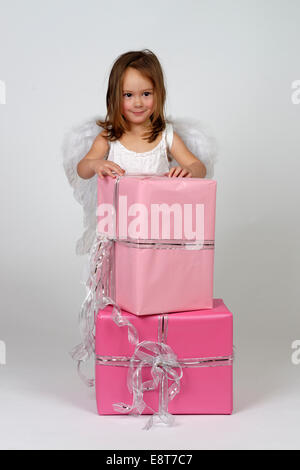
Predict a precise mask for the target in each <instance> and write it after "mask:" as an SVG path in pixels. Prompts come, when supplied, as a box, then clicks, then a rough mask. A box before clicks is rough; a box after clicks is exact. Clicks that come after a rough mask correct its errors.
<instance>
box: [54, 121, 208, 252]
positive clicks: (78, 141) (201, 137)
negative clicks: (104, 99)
mask: <svg viewBox="0 0 300 470" xmlns="http://www.w3.org/2000/svg"><path fill="white" fill-rule="evenodd" d="M167 121H168V122H171V123H172V124H173V129H174V131H175V132H176V133H177V134H178V135H179V136H180V137H181V138H182V140H183V141H184V143H185V144H186V146H187V147H188V149H189V150H190V151H191V152H192V153H193V154H194V155H195V156H196V157H197V158H199V160H201V161H202V162H203V163H204V164H205V166H206V171H207V173H206V178H212V177H213V173H214V164H215V162H216V154H217V146H216V142H215V140H214V139H213V138H212V137H211V135H210V132H209V131H208V130H207V128H206V127H205V126H204V125H203V124H202V123H200V122H199V121H195V120H191V119H172V118H171V117H168V118H167ZM101 130H102V129H101V127H99V126H98V125H97V124H96V119H94V120H91V121H88V122H86V123H85V124H82V125H80V126H77V127H74V128H73V129H71V130H70V131H68V132H67V133H66V134H65V137H64V142H63V165H64V169H65V173H66V175H67V178H68V181H69V183H70V185H71V186H72V188H73V190H74V197H75V199H76V200H77V201H78V202H79V204H81V205H82V208H83V225H84V233H83V235H82V236H81V238H80V239H79V240H78V241H77V244H76V253H77V254H78V255H84V254H87V253H89V252H90V249H91V247H92V243H93V240H94V237H95V233H96V226H97V217H96V209H97V176H96V175H95V176H94V177H93V178H90V179H88V180H85V179H82V178H80V177H79V176H78V174H77V165H78V163H79V161H80V160H81V159H82V158H83V157H84V156H85V155H86V154H87V153H88V151H89V150H90V148H91V145H92V143H93V141H94V139H95V137H96V136H97V135H98V134H99V133H100V132H101ZM170 157H171V155H170ZM177 165H178V164H177V162H176V160H174V159H172V161H171V162H170V166H171V167H172V166H177Z"/></svg>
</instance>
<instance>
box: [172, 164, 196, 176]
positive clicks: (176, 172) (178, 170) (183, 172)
mask: <svg viewBox="0 0 300 470" xmlns="http://www.w3.org/2000/svg"><path fill="white" fill-rule="evenodd" d="M168 176H169V178H173V177H175V178H176V177H182V178H191V177H192V176H193V175H192V172H191V171H189V170H187V169H186V168H182V167H181V166H174V167H173V168H171V170H170V171H169V173H168Z"/></svg>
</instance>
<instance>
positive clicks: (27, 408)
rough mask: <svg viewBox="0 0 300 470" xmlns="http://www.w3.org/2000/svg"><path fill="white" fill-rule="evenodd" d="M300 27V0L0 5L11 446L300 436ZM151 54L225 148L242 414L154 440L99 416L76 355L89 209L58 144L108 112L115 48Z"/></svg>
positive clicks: (226, 443)
mask: <svg viewBox="0 0 300 470" xmlns="http://www.w3.org/2000/svg"><path fill="white" fill-rule="evenodd" d="M299 24H300V1H299V0H289V1H288V2H284V1H283V0H239V1H236V0H198V1H195V0H185V1H184V2H178V1H174V0H173V1H171V0H164V1H158V0H152V2H150V1H148V2H145V1H141V0H128V1H127V2H123V1H121V0H115V1H114V2H111V3H109V2H104V1H101V0H86V1H85V2H83V1H78V0H72V1H71V0H63V1H61V0H60V1H58V0H52V1H51V2H50V1H43V2H41V1H39V0H26V2H24V1H21V0H9V1H8V0H0V81H1V82H2V103H3V101H4V100H3V93H4V92H3V88H4V87H3V84H4V83H5V88H6V102H5V103H6V104H0V123H1V125H0V154H1V186H0V196H1V199H0V200H1V247H0V250H1V265H0V266H1V267H0V269H1V272H0V286H1V317H0V340H2V341H5V343H6V348H7V363H6V365H5V366H3V367H2V368H1V369H0V415H1V424H0V447H1V448H65V447H66V448H73V447H79V448H117V447H118V448H157V449H159V448H174V449H176V448H238V447H241V448H245V447H252V448H259V447H268V448H272V447H282V448H283V447H284V448H288V447H293V446H297V438H296V430H297V424H298V422H299V419H300V400H299V396H300V394H299V392H300V366H298V367H297V366H296V365H292V362H291V354H292V349H291V344H292V342H293V341H294V340H296V339H298V338H299V337H300V319H299V305H298V291H299V289H297V287H298V283H299V275H298V272H299V248H300V246H299V232H300V223H299V208H298V205H299V200H300V199H299V183H298V181H299V172H300V164H299V157H300V154H299V150H300V142H299V124H300V104H296V103H297V101H295V100H294V101H295V103H293V101H292V84H293V83H294V82H295V81H296V80H299V79H300V68H299V44H300V29H299ZM142 48H149V49H151V50H153V52H155V53H156V54H157V55H158V57H159V59H160V60H161V63H162V66H163V68H164V72H165V76H166V85H167V92H168V99H167V114H171V115H172V116H173V117H180V118H184V117H192V118H196V119H200V120H202V121H203V122H204V123H206V124H208V125H209V126H210V128H211V129H212V131H213V133H214V135H215V136H216V138H217V141H218V143H219V161H218V164H217V166H216V168H215V178H216V180H217V181H218V199H217V225H216V259H215V297H222V298H224V300H225V302H226V303H227V305H228V306H229V307H230V308H231V310H232V311H233V313H234V315H235V344H236V347H237V360H236V367H235V370H236V375H235V401H236V403H235V414H234V415H233V416H232V417H204V416H202V417H201V416H198V417H197V416H194V417H178V419H177V423H178V426H177V427H176V428H174V429H167V430H166V429H161V428H159V429H156V430H153V432H152V431H151V434H146V435H145V433H142V432H140V428H141V426H142V424H143V418H142V420H141V421H138V420H135V419H133V420H132V419H131V418H127V417H106V418H103V417H99V416H97V415H96V407H95V402H94V397H93V396H92V395H91V394H90V393H89V392H88V391H87V390H86V389H85V388H84V386H83V385H82V384H81V382H80V381H79V379H77V377H76V373H75V368H74V365H73V363H72V361H71V360H70V359H69V357H68V351H69V350H70V349H71V348H72V347H73V345H74V344H76V343H77V342H78V341H79V333H78V327H77V314H78V310H79V307H80V304H81V301H82V299H83V295H84V289H83V287H82V286H80V277H81V267H82V259H80V258H76V257H75V253H74V247H75V241H76V239H77V238H78V237H79V235H80V233H81V226H82V214H81V208H80V206H79V205H78V204H77V203H76V202H75V201H74V200H73V198H72V192H71V189H70V188H69V186H68V184H67V180H66V178H65V175H64V172H63V169H62V164H61V155H60V147H61V143H62V139H63V135H64V133H65V132H66V131H67V130H68V129H69V128H70V127H71V126H73V125H76V124H80V123H82V122H84V121H85V120H87V119H91V118H93V117H94V116H98V115H104V114H105V94H106V86H107V79H108V74H109V70H110V67H111V65H112V63H113V61H114V59H115V58H116V57H117V56H118V55H119V54H121V53H122V52H125V51H127V50H138V49H142ZM0 101H1V97H0ZM128 429H130V433H128ZM125 430H126V432H125Z"/></svg>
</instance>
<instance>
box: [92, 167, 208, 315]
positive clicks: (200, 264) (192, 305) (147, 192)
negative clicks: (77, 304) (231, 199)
mask: <svg viewBox="0 0 300 470" xmlns="http://www.w3.org/2000/svg"><path fill="white" fill-rule="evenodd" d="M121 196H126V197H127V201H126V202H127V207H128V208H129V207H132V206H131V205H132V204H136V203H139V204H143V206H144V207H146V209H147V214H146V215H144V216H143V217H141V219H140V220H142V222H145V223H146V224H148V228H149V233H148V235H149V236H148V237H145V232H144V233H141V237H140V238H138V239H137V238H132V237H130V236H129V235H130V234H129V235H128V232H127V235H128V236H127V237H126V239H125V238H124V233H123V232H122V233H121V230H120V226H121V223H120V219H119V210H118V204H120V201H121ZM103 203H106V204H107V203H108V204H111V205H112V206H114V207H116V211H117V212H116V213H117V217H116V220H117V222H116V231H115V232H114V233H115V235H116V237H117V241H116V242H115V243H114V257H113V260H114V261H113V264H114V272H115V292H114V295H115V300H116V302H117V304H118V305H119V306H120V307H121V308H123V309H124V310H126V311H128V312H131V313H133V314H135V315H152V314H159V313H162V312H164V313H167V312H169V313H171V312H181V311H184V310H198V309H207V308H212V305H213V270H214V239H215V207H216V182H215V181H213V180H207V179H202V178H169V177H166V176H124V177H121V178H120V179H118V181H116V180H114V179H113V178H111V177H106V178H105V179H103V180H100V179H99V185H98V204H103ZM162 203H165V204H168V205H169V206H171V205H172V204H180V206H181V208H182V214H183V210H184V205H185V204H189V205H190V207H192V208H193V209H192V214H193V216H192V217H193V229H194V231H195V227H196V212H195V210H194V209H195V208H196V205H197V204H198V205H202V206H203V207H204V219H203V222H202V235H203V238H202V242H203V245H202V244H198V245H197V241H198V239H196V235H194V237H193V238H192V239H188V238H187V237H186V236H185V232H184V229H183V223H184V222H183V221H184V216H183V217H182V238H181V242H180V243H179V241H178V235H177V239H176V234H175V231H174V222H172V221H174V219H173V216H171V218H170V221H171V224H170V233H169V234H168V235H169V237H168V238H167V239H166V237H165V233H164V232H163V223H162V220H163V219H162V217H161V219H160V226H159V227H158V233H157V234H156V235H157V237H156V238H155V239H153V238H150V234H151V233H150V230H151V228H150V227H151V207H152V206H151V204H162ZM119 207H120V206H119ZM134 218H135V217H134V216H128V217H127V223H128V226H129V224H130V222H131V221H132V220H133V219H134ZM102 220H103V217H102ZM99 221H101V217H98V222H99ZM198 225H199V224H198ZM146 226H147V225H145V224H144V225H143V227H146ZM98 227H99V225H98ZM122 227H123V225H122ZM106 230H107V229H106ZM101 233H104V232H103V231H102V232H101ZM120 238H121V239H120ZM145 240H146V242H145ZM137 241H139V243H135V242H137ZM141 241H144V243H141ZM176 243H177V244H176ZM199 247H200V249H199Z"/></svg>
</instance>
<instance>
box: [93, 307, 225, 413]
mask: <svg viewBox="0 0 300 470" xmlns="http://www.w3.org/2000/svg"><path fill="white" fill-rule="evenodd" d="M111 311H112V307H111V306H109V307H106V308H105V309H104V310H102V311H100V312H99V314H98V316H97V320H96V349H95V352H96V358H97V357H98V356H114V357H115V356H118V357H131V356H132V354H133V352H134V347H133V346H132V345H130V344H129V343H128V337H127V328H126V327H122V328H120V327H118V326H117V325H116V324H115V323H114V322H113V320H112V319H111V316H110V315H111ZM122 315H123V316H124V317H125V318H129V319H130V321H131V323H132V324H133V325H134V326H135V327H136V328H137V330H138V333H139V340H140V341H144V340H147V341H158V330H159V320H160V315H157V316H146V317H143V318H139V317H137V316H135V315H132V314H130V313H127V312H125V311H122ZM167 321H168V326H167V336H166V341H165V342H166V344H168V345H169V346H170V347H171V348H172V349H173V351H174V352H175V354H176V355H177V357H178V359H179V360H181V359H188V358H215V357H224V356H231V355H232V352H233V317H232V313H231V312H230V311H229V310H228V309H227V307H226V306H225V305H224V303H223V301H222V300H220V299H216V300H214V304H213V308H212V309H210V310H199V311H192V312H186V311H185V312H180V313H174V314H172V315H168V319H167ZM150 370H151V369H150V367H148V368H147V367H144V369H143V374H144V377H145V379H148V378H149V379H150V377H151V374H150ZM127 374H128V367H125V366H112V365H103V364H97V361H96V374H95V377H96V398H97V407H98V412H99V414H118V413H117V412H115V411H114V410H113V407H112V405H113V404H114V403H119V402H123V403H128V404H130V403H131V402H132V396H131V393H130V392H129V390H128V388H127ZM180 385H181V390H180V393H179V394H178V395H176V396H175V398H174V399H173V400H172V401H171V402H170V403H169V408H168V411H169V412H170V413H172V414H231V413H232V408H233V397H232V394H233V393H232V365H223V366H216V367H203V368H201V367H191V368H187V367H184V368H183V377H182V379H181V382H180ZM158 394H159V392H158V390H154V391H149V392H145V394H144V400H145V402H146V403H147V405H149V406H150V407H151V408H153V409H155V410H156V409H158ZM143 414H151V413H149V411H147V409H146V410H145V411H144V413H143Z"/></svg>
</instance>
